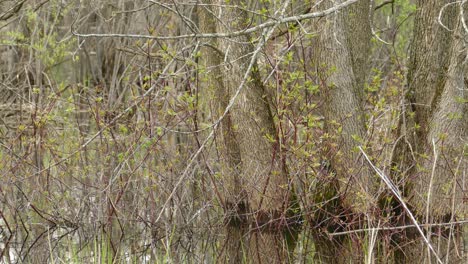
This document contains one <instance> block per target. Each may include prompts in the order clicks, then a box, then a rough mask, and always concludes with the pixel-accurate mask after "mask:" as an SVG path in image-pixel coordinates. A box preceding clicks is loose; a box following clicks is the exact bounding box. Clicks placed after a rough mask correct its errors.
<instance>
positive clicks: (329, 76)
mask: <svg viewBox="0 0 468 264" xmlns="http://www.w3.org/2000/svg"><path fill="white" fill-rule="evenodd" d="M332 4H333V3H332V2H331V1H330V2H324V3H323V5H322V7H321V8H322V9H323V8H326V7H328V6H329V5H332ZM369 8H370V2H369V1H360V2H359V3H357V4H355V5H352V6H351V7H349V8H347V9H344V10H341V11H339V12H337V14H334V15H331V16H328V17H326V18H323V19H322V20H321V21H319V22H318V25H317V29H318V30H321V31H320V33H319V34H318V39H317V42H318V43H317V46H318V48H317V51H318V52H317V53H318V54H317V58H316V59H317V63H316V64H317V68H318V77H319V80H320V85H321V92H322V98H323V100H324V116H325V119H326V124H327V127H326V130H327V133H328V135H329V137H330V138H329V139H328V145H329V146H328V149H327V151H326V153H325V156H326V158H327V159H328V160H329V161H330V163H331V166H330V167H331V171H332V173H331V174H332V175H333V174H335V175H336V177H335V178H336V182H335V184H336V186H335V187H330V186H328V187H327V190H323V191H324V192H329V188H336V190H337V193H336V195H337V196H338V199H339V200H341V204H340V205H339V207H341V209H339V210H342V212H340V214H341V215H343V214H349V215H351V214H353V213H357V214H362V215H365V214H366V213H368V212H369V209H370V208H371V207H372V203H373V202H372V201H373V197H372V193H373V183H372V178H371V177H372V174H371V173H370V170H369V167H368V164H366V163H365V162H364V160H363V158H362V156H361V154H360V152H359V150H358V148H357V147H358V146H364V145H365V141H366V125H365V119H364V112H363V105H362V103H363V101H364V100H363V95H364V83H365V79H366V76H365V75H366V72H367V71H366V67H367V66H366V62H367V55H368V53H369V48H370V36H371V34H370V25H369ZM319 192H320V190H319ZM335 209H336V208H335ZM358 218H360V217H358ZM363 220H364V218H360V220H357V222H358V224H357V226H359V225H360V224H363ZM351 221H352V220H351V219H347V220H346V222H351ZM354 221H356V219H354ZM364 222H365V221H364ZM359 223H360V224H359ZM357 226H354V227H357ZM341 228H345V229H346V228H350V229H352V228H353V227H341ZM327 240H328V238H327V237H323V236H321V235H317V236H316V248H317V250H318V254H317V260H318V261H320V262H322V263H349V262H350V261H351V262H355V263H360V262H363V261H364V258H365V254H366V252H365V249H364V248H363V244H362V243H360V242H359V241H361V242H362V241H364V240H363V238H362V237H359V238H358V237H354V238H353V237H351V236H347V237H344V238H343V240H342V241H338V242H337V243H331V242H330V241H327Z"/></svg>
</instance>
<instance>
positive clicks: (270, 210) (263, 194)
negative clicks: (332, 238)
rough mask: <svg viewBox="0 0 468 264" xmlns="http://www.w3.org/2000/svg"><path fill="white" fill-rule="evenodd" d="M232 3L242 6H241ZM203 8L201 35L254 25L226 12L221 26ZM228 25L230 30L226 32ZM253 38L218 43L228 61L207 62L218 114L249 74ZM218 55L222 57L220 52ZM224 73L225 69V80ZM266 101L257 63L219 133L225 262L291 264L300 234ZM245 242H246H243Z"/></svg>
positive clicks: (231, 11)
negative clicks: (292, 220)
mask: <svg viewBox="0 0 468 264" xmlns="http://www.w3.org/2000/svg"><path fill="white" fill-rule="evenodd" d="M231 4H233V5H239V6H241V5H242V3H241V1H234V2H232V3H231ZM203 8H204V9H205V11H202V12H203V13H204V14H201V16H202V17H205V19H204V20H205V22H203V23H201V26H202V30H203V31H204V30H208V31H213V30H215V28H214V26H215V25H217V26H218V29H219V30H220V32H224V31H225V30H232V31H235V30H240V29H242V28H244V27H247V26H248V25H249V23H250V22H249V19H250V18H249V17H248V14H247V13H246V12H245V11H241V10H240V9H233V8H228V9H224V10H223V14H222V18H223V23H219V21H218V20H217V19H215V18H214V17H213V16H212V14H214V13H216V12H213V10H211V12H207V11H208V9H207V8H208V7H206V6H205V7H203ZM208 13H210V15H208ZM208 16H211V18H208ZM224 25H232V27H231V28H229V29H226V28H224ZM249 37H250V36H249V35H244V36H240V37H236V38H234V39H230V40H223V41H220V42H221V43H220V45H219V47H220V50H221V51H222V52H225V54H224V57H225V58H226V60H225V61H224V60H223V58H222V57H220V56H219V55H214V56H211V58H209V59H208V60H207V65H213V66H216V67H218V68H217V69H215V70H214V69H212V73H211V74H214V75H218V77H216V80H212V82H216V84H215V85H216V86H217V87H216V92H215V98H214V99H215V100H216V101H217V104H218V107H217V111H219V112H218V115H220V114H222V113H223V112H224V110H225V109H226V107H227V105H228V103H229V100H230V99H231V97H232V96H234V94H235V93H236V91H237V89H238V88H239V85H240V84H241V83H242V81H243V78H244V75H245V73H246V71H247V69H248V66H249V63H250V61H251V57H250V55H251V54H252V52H253V50H254V46H253V45H252V43H251V42H250V38H249ZM210 45H211V46H216V43H215V42H214V41H211V42H210ZM213 51H214V50H212V52H213ZM214 53H218V54H219V51H216V52H214ZM212 55H213V53H212ZM205 57H206V56H205ZM223 63H224V64H223ZM220 69H224V71H223V76H221V71H220ZM266 96H267V94H266V92H265V90H264V87H263V85H262V83H261V80H260V76H259V73H258V68H257V65H256V64H255V65H254V67H253V70H252V72H251V73H250V77H249V80H248V81H247V82H246V84H245V85H244V87H243V88H242V91H241V92H240V94H239V95H238V97H237V98H236V101H235V104H234V106H233V107H232V108H231V111H230V113H229V114H228V115H227V116H226V117H225V118H224V119H223V122H222V124H221V132H220V133H218V135H219V136H220V138H221V139H222V141H223V142H224V143H223V145H224V146H223V147H224V148H225V156H226V160H227V161H228V162H227V165H228V167H229V168H230V169H229V170H227V171H229V173H227V174H226V175H223V177H226V179H227V181H228V182H227V184H226V185H225V186H227V189H226V190H225V191H226V194H227V195H226V197H225V206H226V210H227V225H228V227H227V235H228V237H227V238H226V239H227V240H228V241H227V244H226V246H227V250H226V252H227V256H225V257H224V260H225V261H229V262H231V263H239V262H240V261H241V260H246V261H248V262H254V263H281V262H287V261H288V258H289V250H290V247H289V246H290V242H291V240H294V237H295V236H296V234H297V232H296V231H295V230H294V228H291V227H289V226H288V221H289V220H288V219H287V218H288V217H289V211H290V208H289V205H290V201H291V200H292V198H291V197H290V196H291V193H292V191H291V184H290V181H289V179H288V175H287V169H286V167H285V165H284V164H283V162H282V160H281V159H280V154H279V152H278V151H279V146H278V144H277V140H276V139H277V131H276V128H275V124H274V120H273V115H272V113H271V110H270V106H269V104H268V102H267V100H266ZM236 144H237V145H236ZM242 238H247V239H245V241H243V239H242Z"/></svg>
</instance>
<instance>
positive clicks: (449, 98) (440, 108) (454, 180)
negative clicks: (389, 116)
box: [394, 0, 468, 263]
mask: <svg viewBox="0 0 468 264" xmlns="http://www.w3.org/2000/svg"><path fill="white" fill-rule="evenodd" d="M452 2H454V1H436V0H433V1H422V0H421V1H418V11H417V14H416V17H415V26H414V39H413V44H412V50H411V58H410V67H409V69H408V87H409V88H408V102H409V103H410V105H409V106H408V107H406V109H405V108H404V109H403V110H404V111H405V112H404V116H405V118H404V121H402V128H403V129H402V133H403V136H405V137H406V138H407V139H408V140H407V141H406V142H401V143H400V144H399V146H397V148H396V150H397V151H396V153H395V155H394V157H395V158H394V164H395V165H397V166H399V170H398V172H396V173H395V175H396V176H397V177H398V178H399V179H404V180H405V184H406V185H405V186H404V188H405V189H406V190H407V191H406V195H407V196H408V198H409V200H410V204H411V205H412V207H413V210H414V211H413V213H414V214H415V215H416V216H417V217H418V219H419V221H420V222H421V223H426V224H431V223H440V222H449V221H455V220H457V219H461V218H463V217H466V213H467V212H468V210H467V209H468V207H467V205H466V202H464V201H463V197H462V196H463V192H464V191H466V186H464V185H463V184H464V181H463V180H462V177H463V171H466V167H467V160H466V149H465V150H464V148H466V147H465V146H464V145H466V142H468V134H467V131H468V117H467V115H466V112H467V110H468V109H467V105H466V100H467V99H468V96H467V93H466V83H465V79H466V74H467V72H466V70H467V69H466V67H465V63H466V46H465V45H466V44H465V41H466V37H465V35H466V32H464V30H463V28H462V25H461V22H460V21H458V20H459V18H460V16H459V11H460V10H459V8H458V7H457V5H447V4H449V3H452ZM442 8H445V9H444V12H442V13H440V11H441V10H442ZM439 16H440V17H441V18H442V19H441V22H442V24H443V25H444V26H445V27H447V28H448V29H450V30H451V31H449V30H448V29H447V28H444V27H443V26H442V25H441V23H440V22H439V21H438V18H439ZM405 105H407V104H405ZM408 143H409V144H410V146H411V148H410V146H409V145H408ZM464 151H465V154H464ZM405 152H406V153H405ZM408 153H411V155H410V154H408ZM405 157H406V158H405ZM425 231H426V232H427V234H426V236H427V237H430V238H431V239H430V241H431V243H432V246H433V247H434V248H435V249H436V251H437V255H438V257H439V258H440V259H441V260H442V261H444V262H447V263H463V262H462V256H461V254H462V252H463V250H462V245H463V240H462V239H461V237H462V234H461V232H462V231H461V227H458V226H453V227H452V228H450V229H448V230H441V229H437V228H432V229H431V228H426V230H425ZM407 238H408V239H410V240H411V239H412V240H414V241H416V242H415V243H407V242H405V244H406V245H407V246H404V247H401V252H400V253H399V254H398V255H399V256H397V262H399V263H415V262H429V263H436V261H437V258H436V257H435V256H434V254H432V253H430V252H429V250H428V247H427V245H425V244H424V243H422V239H421V236H420V234H418V233H417V232H416V231H415V230H411V231H408V232H407Z"/></svg>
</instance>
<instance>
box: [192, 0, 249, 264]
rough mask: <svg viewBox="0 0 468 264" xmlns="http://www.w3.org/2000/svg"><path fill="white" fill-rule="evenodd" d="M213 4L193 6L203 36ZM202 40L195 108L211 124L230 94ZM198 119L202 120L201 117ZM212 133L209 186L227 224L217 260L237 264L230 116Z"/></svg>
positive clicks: (213, 48)
mask: <svg viewBox="0 0 468 264" xmlns="http://www.w3.org/2000/svg"><path fill="white" fill-rule="evenodd" d="M214 2H215V1H213V0H210V1H206V3H205V4H207V5H200V6H197V13H198V20H199V29H200V31H201V32H203V33H215V32H216V17H215V16H214V12H213V8H212V6H211V4H213V3H214ZM202 41H204V43H203V45H204V46H203V47H202V48H201V53H202V56H201V57H200V65H201V67H202V69H200V70H199V71H200V72H201V73H200V77H201V79H202V82H204V83H205V86H204V87H203V89H202V90H201V91H200V95H199V109H209V110H210V111H211V113H212V115H211V118H212V120H211V122H215V121H216V120H218V119H219V118H220V117H221V115H222V114H223V113H224V110H225V109H226V108H227V106H228V103H229V98H230V96H231V93H230V92H229V90H228V89H226V87H225V85H224V83H223V72H222V71H221V67H222V66H221V65H222V55H221V54H220V53H221V52H220V51H219V50H218V41H217V39H215V38H213V39H207V40H202ZM211 104H214V105H213V106H212V105H211ZM200 118H202V119H203V117H201V116H200ZM216 132H217V133H216V137H215V138H216V144H217V146H218V148H217V149H218V151H219V156H220V157H219V163H220V164H219V167H220V170H221V177H218V178H219V181H217V182H213V183H212V184H214V185H216V186H214V189H220V195H223V196H222V197H218V198H220V199H222V201H221V203H225V204H224V208H223V210H224V211H225V213H226V224H227V226H226V230H225V234H226V237H225V241H224V243H223V244H224V245H225V247H226V249H225V250H224V251H223V252H222V254H221V256H220V258H221V259H222V260H223V262H225V263H240V262H241V261H242V257H243V256H242V249H243V247H244V243H243V236H242V235H243V233H244V232H245V230H244V228H243V226H241V225H239V222H238V221H236V218H238V217H239V215H242V214H245V213H246V212H245V209H244V205H243V204H242V203H235V202H236V201H238V198H239V197H241V195H242V194H241V191H240V188H241V187H240V183H239V181H240V180H239V177H240V175H239V174H240V171H239V169H240V168H239V166H240V163H241V157H240V150H239V145H238V143H237V139H236V137H235V135H234V131H233V124H232V118H231V113H227V114H226V116H225V117H224V118H223V119H222V121H221V123H220V125H219V126H218V130H217V131H216ZM239 202H242V201H239Z"/></svg>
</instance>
